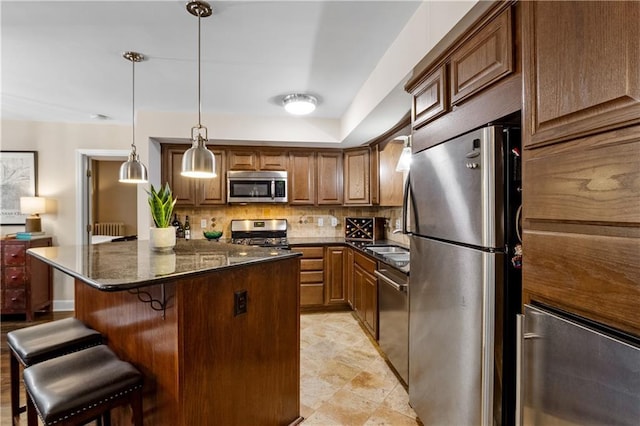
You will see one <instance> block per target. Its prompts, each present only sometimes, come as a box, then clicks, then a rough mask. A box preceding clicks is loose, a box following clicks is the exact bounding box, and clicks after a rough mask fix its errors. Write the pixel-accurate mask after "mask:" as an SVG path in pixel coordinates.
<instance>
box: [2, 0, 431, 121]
mask: <svg viewBox="0 0 640 426" xmlns="http://www.w3.org/2000/svg"><path fill="white" fill-rule="evenodd" d="M210 3H211V5H212V6H213V8H214V14H213V16H211V17H208V18H202V110H203V113H211V114H237V115H243V116H266V117H278V116H284V115H286V112H285V111H284V109H283V108H282V107H281V105H280V102H281V99H282V97H283V96H284V95H286V94H288V93H291V92H306V93H311V94H313V95H315V96H317V97H318V99H319V105H318V108H317V110H316V111H315V112H314V113H313V115H314V117H317V118H328V119H341V118H342V117H343V115H344V114H345V113H346V112H347V110H348V108H349V106H350V104H351V102H352V101H353V99H354V97H355V96H356V94H357V93H358V91H359V90H360V88H361V87H362V86H363V84H364V83H365V81H366V80H367V78H368V77H369V75H370V74H371V72H372V71H373V69H374V68H375V66H376V65H377V64H378V62H379V60H380V58H381V57H382V56H383V54H384V53H385V52H386V51H387V49H388V48H389V46H390V45H391V43H392V42H393V41H394V40H395V39H396V37H397V36H398V34H399V33H400V31H401V30H402V28H403V27H404V26H405V25H406V23H407V21H408V20H409V19H410V18H411V16H412V15H413V13H414V12H415V11H416V9H417V8H418V6H419V5H420V1H408V0H392V1H377V0H374V1H364V0H359V1H336V0H333V1H306V0H299V1H240V0H235V1H212V2H210ZM185 4H186V2H185V1H175V0H168V1H40V2H36V1H6V0H4V1H2V2H1V20H2V21H1V22H2V28H1V35H2V39H1V40H2V64H1V65H2V117H3V118H5V119H18V120H36V121H56V122H91V121H92V119H91V118H90V116H91V115H92V114H103V115H105V116H107V117H108V119H107V120H106V121H107V122H111V123H123V124H128V123H130V122H131V113H132V108H131V107H132V104H131V101H132V99H131V97H132V86H131V84H132V70H131V67H132V65H131V62H129V61H127V60H125V59H123V58H122V52H124V51H129V50H132V51H137V52H140V53H142V54H144V55H145V56H146V57H147V58H148V60H146V61H144V62H141V63H138V64H136V67H135V73H136V78H135V81H136V90H135V96H136V97H135V104H136V110H149V111H165V112H193V113H194V114H195V113H197V108H198V105H197V61H196V57H197V25H198V19H197V18H196V17H194V16H193V15H191V14H189V13H188V12H187V11H186V9H185ZM394 83H396V82H394ZM397 83H398V84H399V85H400V87H401V83H402V82H400V81H398V82H397ZM391 98H393V97H391ZM395 104H398V102H397V100H396V101H395ZM389 109H390V110H392V111H389V114H392V115H395V117H393V120H394V122H395V121H397V118H398V117H402V115H404V114H405V113H406V112H407V111H408V110H409V104H408V102H407V104H406V105H403V104H402V103H400V105H392V107H391V108H387V110H389ZM399 109H400V110H401V111H400V110H399Z"/></svg>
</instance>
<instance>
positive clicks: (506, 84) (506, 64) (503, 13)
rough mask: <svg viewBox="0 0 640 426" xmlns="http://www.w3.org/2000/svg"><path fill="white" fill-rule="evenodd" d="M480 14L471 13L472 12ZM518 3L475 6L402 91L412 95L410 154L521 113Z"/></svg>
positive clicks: (486, 3) (417, 70) (423, 62)
mask: <svg viewBox="0 0 640 426" xmlns="http://www.w3.org/2000/svg"><path fill="white" fill-rule="evenodd" d="M475 9H477V10H479V11H480V12H476V10H475ZM519 9H520V4H519V2H513V1H505V2H480V3H479V4H478V5H476V6H474V8H473V10H472V12H474V13H470V15H473V14H475V13H481V14H480V16H479V17H478V18H477V20H476V21H474V22H472V23H468V22H466V19H463V20H462V21H461V22H460V23H459V24H457V25H456V27H454V28H453V29H452V31H451V32H450V33H449V34H447V36H446V39H447V40H449V39H451V42H450V44H449V45H446V44H442V45H439V46H437V48H436V49H434V51H433V52H430V53H429V54H428V55H427V56H426V57H425V59H424V60H423V61H421V63H420V64H418V66H416V68H415V69H414V73H413V76H412V77H411V78H410V79H409V81H408V82H407V84H406V85H405V89H406V90H407V91H408V92H409V93H411V95H412V99H413V100H412V128H413V129H414V133H413V143H412V145H413V151H414V152H416V151H420V150H423V149H425V148H429V147H431V146H433V145H436V144H438V143H440V142H443V141H445V140H447V139H450V138H452V137H455V136H458V135H460V134H462V133H465V132H467V131H470V130H472V129H474V128H477V127H480V126H482V125H484V124H486V123H488V122H490V121H494V120H496V119H499V118H502V117H505V116H507V115H509V114H512V113H514V112H517V111H520V110H521V109H522V73H521V67H520V56H521V53H520V52H521V49H520V31H516V29H519V27H520V12H519Z"/></svg>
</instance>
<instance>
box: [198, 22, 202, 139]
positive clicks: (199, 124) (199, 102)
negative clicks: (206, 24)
mask: <svg viewBox="0 0 640 426" xmlns="http://www.w3.org/2000/svg"><path fill="white" fill-rule="evenodd" d="M201 19H202V11H198V129H200V128H201V127H202V124H201V121H202V101H201V99H200V68H201V67H202V64H201V62H200V51H201V49H200V37H201V36H200V33H201V29H200V21H201Z"/></svg>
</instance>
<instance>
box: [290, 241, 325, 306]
mask: <svg viewBox="0 0 640 426" xmlns="http://www.w3.org/2000/svg"><path fill="white" fill-rule="evenodd" d="M292 250H293V251H296V252H299V253H302V258H301V259H300V306H301V307H310V306H312V307H314V306H315V307H317V306H322V305H324V292H325V291H324V285H325V284H324V247H322V246H317V247H293V248H292Z"/></svg>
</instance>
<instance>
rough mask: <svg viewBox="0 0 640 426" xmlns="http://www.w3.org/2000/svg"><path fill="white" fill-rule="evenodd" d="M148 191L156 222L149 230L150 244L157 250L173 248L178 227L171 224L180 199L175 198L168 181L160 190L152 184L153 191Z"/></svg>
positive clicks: (152, 215)
mask: <svg viewBox="0 0 640 426" xmlns="http://www.w3.org/2000/svg"><path fill="white" fill-rule="evenodd" d="M146 192H147V194H148V195H149V199H148V201H149V207H150V208H151V217H152V218H153V222H154V224H155V227H151V229H150V230H149V246H150V247H151V249H152V250H156V251H168V250H171V249H173V247H174V246H175V245H176V229H175V227H173V226H171V215H172V214H173V207H174V206H175V205H176V201H177V200H178V199H177V198H173V194H172V193H171V188H169V183H168V182H167V183H166V184H165V185H164V188H162V187H160V189H159V190H158V191H156V189H155V188H154V187H153V185H151V191H146Z"/></svg>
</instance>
